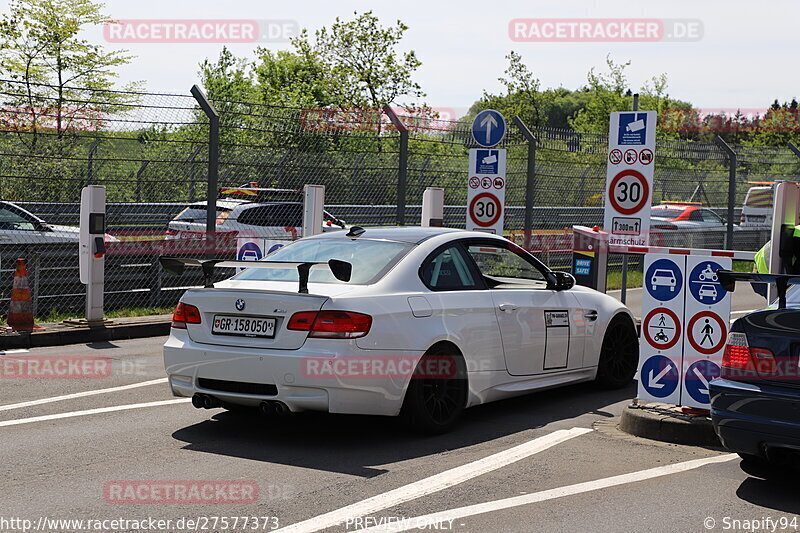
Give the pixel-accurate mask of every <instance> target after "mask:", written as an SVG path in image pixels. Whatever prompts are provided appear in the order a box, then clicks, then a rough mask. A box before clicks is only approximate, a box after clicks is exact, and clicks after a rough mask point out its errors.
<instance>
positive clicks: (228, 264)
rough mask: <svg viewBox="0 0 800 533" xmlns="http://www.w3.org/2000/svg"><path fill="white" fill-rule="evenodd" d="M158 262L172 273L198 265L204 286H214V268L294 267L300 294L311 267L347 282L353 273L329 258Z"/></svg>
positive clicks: (305, 287)
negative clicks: (323, 269)
mask: <svg viewBox="0 0 800 533" xmlns="http://www.w3.org/2000/svg"><path fill="white" fill-rule="evenodd" d="M158 260H159V262H160V263H161V266H162V267H164V270H166V271H167V272H170V273H172V274H178V275H180V274H183V272H184V271H185V270H186V267H200V268H202V269H203V277H204V278H205V287H206V288H212V287H214V282H213V274H214V269H215V268H278V269H286V268H292V267H294V268H296V269H297V276H298V278H299V281H300V289H299V290H298V291H297V292H298V293H300V294H308V273H309V272H310V271H311V269H312V268H327V269H330V271H331V272H332V273H333V276H334V277H335V278H336V279H338V280H339V281H344V282H348V281H350V276H351V275H352V273H353V265H352V264H350V263H348V262H347V261H340V260H338V259H330V260H329V261H327V262H324V261H317V262H314V261H306V262H294V261H232V260H230V259H196V258H193V257H164V256H162V257H159V258H158Z"/></svg>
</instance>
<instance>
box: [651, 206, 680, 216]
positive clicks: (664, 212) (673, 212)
mask: <svg viewBox="0 0 800 533" xmlns="http://www.w3.org/2000/svg"><path fill="white" fill-rule="evenodd" d="M651 213H652V216H654V217H656V218H678V217H679V216H680V215H681V213H683V210H682V209H659V208H654V209H653V211H652V212H651Z"/></svg>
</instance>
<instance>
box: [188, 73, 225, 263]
mask: <svg viewBox="0 0 800 533" xmlns="http://www.w3.org/2000/svg"><path fill="white" fill-rule="evenodd" d="M191 93H192V96H194V99H195V100H197V103H198V104H199V105H200V108H201V109H202V110H203V112H204V113H205V114H206V117H208V187H207V188H206V255H207V256H210V257H213V255H214V253H215V251H216V247H217V246H216V223H217V189H218V187H217V183H218V181H219V113H217V110H216V109H214V106H212V105H211V102H209V101H208V98H207V97H206V95H205V93H204V92H203V91H202V89H200V87H198V86H197V85H192V90H191Z"/></svg>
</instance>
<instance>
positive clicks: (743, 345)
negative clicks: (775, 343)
mask: <svg viewBox="0 0 800 533" xmlns="http://www.w3.org/2000/svg"><path fill="white" fill-rule="evenodd" d="M726 370H728V371H730V370H734V371H736V370H740V371H748V372H753V371H756V372H758V373H759V374H774V373H775V371H776V370H777V365H776V363H775V356H774V355H773V353H772V352H771V351H769V350H767V349H764V348H750V346H749V345H748V343H747V335H745V334H744V333H741V332H736V331H733V332H731V333H729V334H728V343H727V344H726V345H725V353H724V354H723V355H722V374H723V377H726V376H728V377H730V375H731V372H726Z"/></svg>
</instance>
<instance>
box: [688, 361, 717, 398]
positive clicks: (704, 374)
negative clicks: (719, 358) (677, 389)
mask: <svg viewBox="0 0 800 533" xmlns="http://www.w3.org/2000/svg"><path fill="white" fill-rule="evenodd" d="M718 377H719V367H718V366H717V364H716V363H714V362H713V361H709V360H705V359H704V360H702V361H697V362H696V363H694V364H693V365H692V366H690V367H689V370H687V371H686V376H685V378H684V385H685V386H686V392H688V393H689V396H691V397H692V398H693V399H694V401H696V402H698V403H702V404H707V403H709V402H710V401H711V399H710V396H709V394H708V382H709V381H711V380H712V379H714V378H718Z"/></svg>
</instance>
